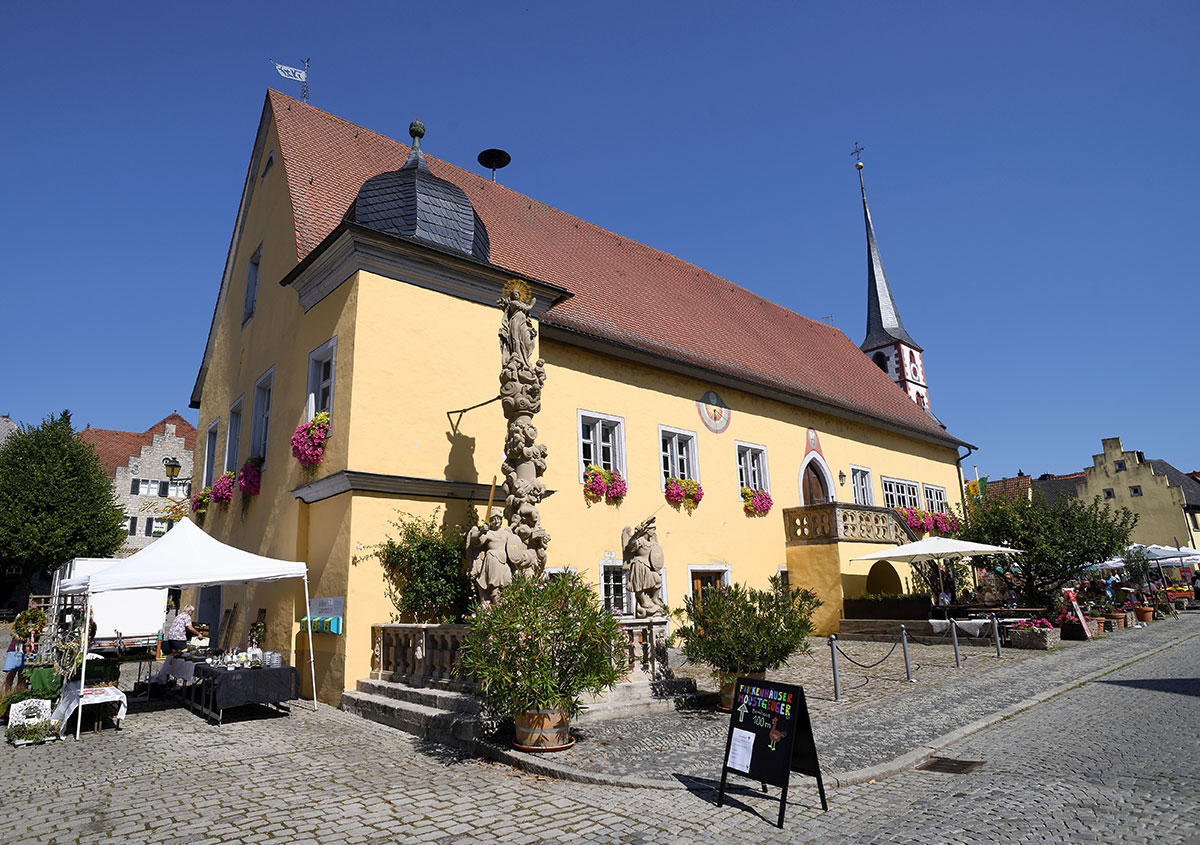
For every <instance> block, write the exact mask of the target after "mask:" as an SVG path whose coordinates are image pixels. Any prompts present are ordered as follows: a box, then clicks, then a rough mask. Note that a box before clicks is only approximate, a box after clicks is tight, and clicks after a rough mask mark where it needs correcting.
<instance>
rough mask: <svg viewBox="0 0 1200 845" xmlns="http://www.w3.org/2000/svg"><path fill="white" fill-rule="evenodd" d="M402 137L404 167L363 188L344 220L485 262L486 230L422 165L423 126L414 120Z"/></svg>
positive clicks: (458, 193) (454, 189) (459, 194)
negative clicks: (407, 142)
mask: <svg viewBox="0 0 1200 845" xmlns="http://www.w3.org/2000/svg"><path fill="white" fill-rule="evenodd" d="M408 134H409V135H411V136H412V139H413V143H412V152H411V153H409V156H408V161H406V162H404V166H403V167H401V168H400V169H399V170H393V171H390V172H388V173H380V174H379V175H378V176H372V177H371V178H370V179H368V180H367V181H366V182H364V183H363V186H362V187H361V188H360V189H359V191H358V196H357V197H355V198H354V204H353V205H352V206H350V210H349V211H348V212H347V213H346V220H348V221H350V222H352V223H357V224H359V225H360V226H365V227H367V228H368V229H374V230H376V231H378V232H386V233H387V234H389V235H399V236H400V237H402V238H411V239H413V240H417V241H425V242H426V243H429V244H432V245H434V246H438V247H442V248H443V249H449V250H453V251H455V252H461V253H463V254H465V255H469V256H471V257H473V258H476V259H478V260H480V261H488V260H489V253H490V247H489V244H488V235H487V229H486V228H485V227H484V225H483V221H482V220H480V219H479V215H478V214H476V213H475V207H474V206H472V205H471V201H470V200H469V199H467V194H466V192H465V191H463V189H462V188H460V187H458V185H455V184H454V183H453V182H447V181H446V180H445V179H439V178H438V177H437V176H434V175H433V173H432V172H431V171H430V170H429V165H428V164H426V163H425V153H423V152H422V151H421V138H423V137H425V125H424V124H423V123H421V121H419V120H414V121H413V122H412V124H411V125H410V126H409V127H408Z"/></svg>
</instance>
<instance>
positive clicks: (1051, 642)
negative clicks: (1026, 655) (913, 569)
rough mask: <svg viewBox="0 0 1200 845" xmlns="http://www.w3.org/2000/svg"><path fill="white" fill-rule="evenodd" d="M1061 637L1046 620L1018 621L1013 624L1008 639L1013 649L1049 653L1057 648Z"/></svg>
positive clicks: (1056, 629)
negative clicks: (1029, 649)
mask: <svg viewBox="0 0 1200 845" xmlns="http://www.w3.org/2000/svg"><path fill="white" fill-rule="evenodd" d="M1060 642H1061V636H1060V634H1059V631H1058V628H1055V627H1054V626H1053V625H1052V624H1050V620H1048V619H1020V620H1018V621H1017V622H1016V623H1014V625H1013V627H1012V631H1011V633H1010V637H1009V644H1010V645H1011V646H1012V647H1013V648H1033V649H1040V650H1042V651H1049V650H1050V649H1052V648H1058V646H1059V644H1060Z"/></svg>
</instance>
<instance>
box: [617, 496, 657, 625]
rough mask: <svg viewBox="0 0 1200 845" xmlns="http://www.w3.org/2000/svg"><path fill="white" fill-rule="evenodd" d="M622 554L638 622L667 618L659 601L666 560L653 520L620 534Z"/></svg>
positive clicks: (651, 518) (652, 518)
mask: <svg viewBox="0 0 1200 845" xmlns="http://www.w3.org/2000/svg"><path fill="white" fill-rule="evenodd" d="M621 550H622V557H623V561H622V564H621V568H622V569H623V570H625V572H626V581H625V583H626V584H627V585H628V587H629V589H630V590H632V591H633V594H634V598H635V599H636V600H637V610H636V612H635V615H636V616H637V618H638V619H645V618H647V617H649V616H664V615H666V612H667V608H666V605H665V604H663V601H662V599H660V598H659V597H658V591H659V590H660V589H662V570H663V563H664V560H665V559H664V557H663V549H662V546H660V545H659V544H658V531H657V529H656V528H655V527H654V517H650V518H649V519H647V520H645V521H644V522H642V523H641V524H640V525H638V526H637V527H636V528H630V527H628V526H626V527H625V530H624V531H622V532H621Z"/></svg>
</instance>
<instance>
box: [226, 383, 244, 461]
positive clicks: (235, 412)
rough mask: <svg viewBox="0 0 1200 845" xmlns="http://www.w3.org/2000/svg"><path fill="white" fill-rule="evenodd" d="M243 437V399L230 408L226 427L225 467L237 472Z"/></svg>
mask: <svg viewBox="0 0 1200 845" xmlns="http://www.w3.org/2000/svg"><path fill="white" fill-rule="evenodd" d="M241 439H242V400H241V399H240V398H239V399H238V400H237V401H236V402H234V403H233V407H232V408H230V409H229V427H228V428H227V429H225V469H226V470H233V471H234V472H237V468H238V442H239V441H240V440H241Z"/></svg>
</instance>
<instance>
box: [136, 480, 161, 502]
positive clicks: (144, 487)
mask: <svg viewBox="0 0 1200 845" xmlns="http://www.w3.org/2000/svg"><path fill="white" fill-rule="evenodd" d="M135 485H136V486H135ZM130 487H131V488H132V489H131V490H130V492H131V493H136V494H137V495H139V496H158V497H159V498H164V497H165V496H166V495H167V490H168V487H167V482H165V481H155V480H154V479H153V478H139V479H136V480H135V481H134V483H133V484H131V485H130Z"/></svg>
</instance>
